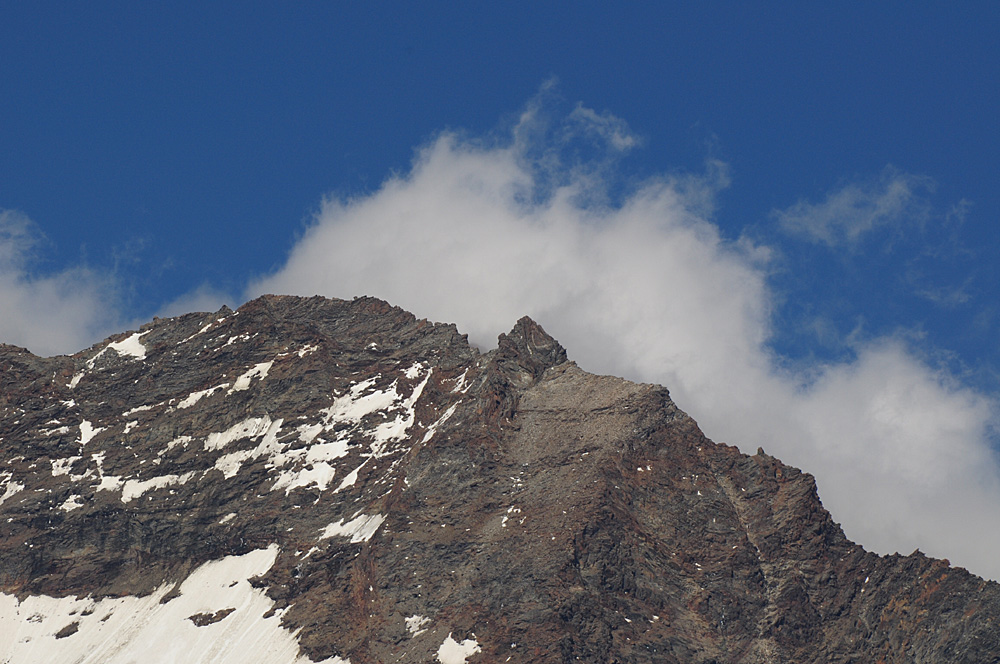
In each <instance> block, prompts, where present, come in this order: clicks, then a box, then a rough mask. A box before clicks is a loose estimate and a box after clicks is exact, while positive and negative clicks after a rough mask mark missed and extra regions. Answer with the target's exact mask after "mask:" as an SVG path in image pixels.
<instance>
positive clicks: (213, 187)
mask: <svg viewBox="0 0 1000 664" xmlns="http://www.w3.org/2000/svg"><path fill="white" fill-rule="evenodd" d="M669 5H676V6H674V7H669ZM540 7H541V8H540ZM0 19H2V20H0V92H2V94H3V99H4V102H3V104H2V105H0V146H2V149H0V208H5V209H15V210H19V211H20V212H22V213H23V214H25V215H27V216H28V217H30V218H31V219H32V220H33V221H34V222H35V223H36V224H37V226H38V228H39V229H40V230H41V231H42V232H43V233H44V234H45V235H46V236H47V237H48V239H49V240H50V244H49V245H48V246H46V247H44V249H43V250H42V251H40V252H39V257H40V261H39V262H37V263H36V264H35V265H34V269H36V270H58V269H60V268H62V267H64V266H66V265H68V264H78V263H79V262H80V261H85V262H86V263H87V264H88V265H91V266H95V267H99V268H105V269H114V270H115V271H116V274H117V275H119V276H120V277H121V278H122V280H123V282H124V283H125V284H127V293H126V296H127V301H126V303H125V309H126V310H127V311H128V312H130V313H134V314H135V315H138V316H143V315H151V314H152V313H154V312H156V311H157V309H158V307H160V306H161V305H162V304H163V303H164V302H166V301H169V300H171V299H173V298H176V297H178V296H180V295H181V294H183V293H184V292H187V291H190V290H191V289H193V288H195V287H197V286H199V285H202V284H203V283H210V284H212V285H213V286H215V287H216V288H219V289H223V290H227V291H230V292H234V293H238V292H239V291H240V290H241V289H242V287H243V285H244V284H245V282H246V281H247V280H248V279H250V278H252V277H253V276H255V275H258V274H260V273H261V272H262V271H267V270H271V269H274V268H275V267H277V266H278V265H280V264H281V262H282V261H283V260H284V258H285V255H286V253H287V251H288V250H289V249H290V248H291V246H292V243H293V241H294V239H295V237H296V233H299V232H301V230H302V228H303V225H304V223H305V222H306V221H307V220H308V218H309V217H310V215H311V214H312V213H313V212H314V211H315V210H316V208H317V206H318V204H319V201H320V199H321V197H322V196H323V195H325V194H329V193H331V192H332V193H336V194H353V193H356V192H358V191H362V192H363V191H370V190H372V189H374V188H376V187H377V186H378V185H379V184H380V183H381V182H382V181H383V180H384V179H385V178H386V177H387V176H388V175H389V174H390V173H392V172H395V171H400V170H404V169H406V168H407V167H408V165H409V163H410V160H411V159H412V156H413V151H414V149H415V148H417V147H418V146H420V145H422V144H424V143H425V142H426V141H428V140H429V139H431V138H432V137H433V136H434V135H435V134H436V133H437V132H439V131H441V130H444V129H461V130H464V131H467V132H469V133H472V134H475V135H482V134H485V133H486V132H489V131H491V130H493V129H495V128H496V127H497V126H498V125H499V124H501V123H502V122H503V121H504V120H505V119H509V118H510V116H512V115H513V114H516V113H518V112H520V110H521V109H522V107H523V105H524V104H525V103H526V101H527V100H528V99H529V98H531V97H532V95H534V94H535V92H536V91H537V89H538V88H539V86H540V85H541V84H542V83H543V82H544V81H546V80H548V79H550V78H551V77H556V78H557V79H558V81H559V91H560V93H561V95H562V96H563V97H564V98H565V99H566V100H567V102H568V103H570V104H573V103H576V102H581V103H583V104H585V105H587V106H588V107H591V108H594V109H596V110H597V111H605V110H606V111H609V112H611V113H613V114H615V115H616V116H618V117H620V118H622V119H624V120H625V121H626V122H627V123H628V124H629V126H630V127H631V128H632V130H633V131H634V132H636V133H637V134H638V135H639V136H641V137H642V138H643V139H644V145H643V147H642V148H641V149H639V150H635V151H633V152H632V153H631V154H630V155H629V157H628V158H627V159H626V160H624V161H623V162H622V164H621V168H622V169H624V170H626V171H627V172H629V173H630V174H634V175H639V176H648V175H652V174H657V173H662V172H676V171H686V170H693V171H698V170H701V169H702V163H703V161H704V160H705V159H706V157H713V158H717V159H720V160H722V161H724V162H726V163H727V164H728V166H729V168H730V176H731V185H730V186H729V188H728V189H726V190H725V191H723V192H721V193H720V195H719V196H718V200H717V205H718V210H717V213H716V218H715V220H716V221H717V223H718V224H719V226H720V228H721V229H722V232H723V233H724V234H725V235H726V236H727V237H730V238H734V237H738V236H739V235H740V234H742V233H745V232H753V233H755V234H756V237H758V238H763V239H765V240H767V241H768V242H769V243H771V244H773V245H776V246H779V247H784V246H785V243H786V239H785V237H784V236H781V235H778V234H776V233H775V231H774V226H775V223H774V219H773V217H772V216H770V215H771V212H772V211H773V210H775V209H784V208H787V207H789V206H791V205H793V204H794V203H796V202H797V201H798V200H800V199H805V200H808V201H811V202H815V203H818V202H821V201H822V200H823V198H824V197H825V196H826V195H827V193H828V192H830V191H831V190H835V189H837V188H838V187H840V186H843V185H844V184H845V183H848V182H853V181H856V180H862V181H863V180H866V179H868V180H870V179H873V178H877V177H878V176H879V174H880V173H881V172H882V171H883V169H884V168H885V167H886V166H887V165H891V166H892V167H894V168H896V169H898V170H899V171H901V172H904V173H907V174H913V175H918V176H923V177H926V178H929V179H930V180H932V181H933V183H934V184H933V188H932V190H931V191H924V192H923V194H924V195H925V196H926V200H927V203H928V205H929V208H930V215H931V217H932V218H931V220H930V222H929V224H928V227H927V228H925V229H923V232H922V233H916V232H915V231H913V230H912V229H910V230H907V232H906V233H904V234H903V235H904V237H901V238H896V240H897V241H896V243H895V244H894V245H893V247H892V249H890V250H886V248H885V247H884V246H879V243H877V242H870V243H867V244H866V245H865V246H863V247H860V248H857V249H855V250H854V251H852V252H851V254H850V255H849V256H847V257H843V256H832V255H831V254H830V252H824V251H822V250H816V249H817V248H816V247H805V246H803V245H802V244H801V243H795V244H794V246H792V247H791V248H789V249H787V250H788V251H789V252H791V254H792V255H791V256H789V257H788V263H789V264H788V266H787V267H788V270H789V271H791V272H793V273H795V276H794V277H793V276H790V275H788V274H785V273H780V274H776V275H775V276H774V279H775V280H776V283H777V284H779V285H780V286H781V287H782V289H783V290H784V291H786V292H787V293H789V295H790V296H792V297H793V299H794V302H789V303H788V305H787V306H785V307H783V309H782V310H781V312H779V316H780V317H783V318H785V319H788V320H789V321H790V322H797V321H798V320H799V318H801V317H803V316H809V315H812V314H815V313H817V312H823V313H824V314H826V313H828V314H829V317H830V318H831V319H834V320H835V321H836V327H837V329H838V331H839V332H840V333H841V334H846V333H849V332H850V331H851V330H853V329H854V328H856V327H857V326H858V325H859V324H860V325H863V326H864V329H865V330H866V331H867V332H869V333H880V332H885V331H886V330H888V329H890V328H893V327H895V326H899V325H903V326H907V327H912V328H919V329H921V330H923V331H924V332H926V334H927V335H928V336H929V337H930V339H931V340H932V341H933V342H934V344H935V345H937V346H940V347H942V348H945V349H948V350H950V351H954V352H957V353H958V354H959V356H960V357H962V358H964V359H965V360H966V361H967V362H968V363H969V364H970V365H974V366H978V365H979V364H980V363H982V362H984V361H985V362H987V363H989V364H991V366H992V365H993V364H996V363H997V361H998V359H1000V357H998V354H997V343H996V339H997V332H998V325H1000V312H998V311H997V310H996V309H995V303H996V302H997V301H998V297H997V296H998V288H997V284H998V280H997V276H998V275H997V272H996V260H995V257H996V256H997V252H998V250H1000V240H998V238H1000V233H997V232H996V231H995V227H996V222H997V219H998V216H1000V187H998V186H997V181H998V174H1000V173H998V171H1000V169H998V166H997V161H998V155H1000V131H997V128H996V119H997V118H998V117H1000V92H998V90H1000V47H998V46H997V43H998V40H997V35H1000V7H998V6H997V5H996V3H992V2H980V3H961V4H960V5H957V6H956V5H940V4H938V3H912V2H887V3H827V4H824V5H817V4H815V3H806V4H803V3H793V2H783V3H779V2H774V3H737V2H725V3H627V6H626V7H624V8H614V9H611V8H609V7H608V5H607V3H587V2H572V3H534V2H531V3H470V4H469V5H467V6H465V7H462V6H461V5H456V4H455V3H433V2H432V3H403V2H399V3H379V2H376V3H293V4H292V5H289V4H288V3H208V4H207V6H206V5H203V3H190V4H187V5H186V6H184V5H182V4H179V3H126V2H112V3H87V4H85V5H79V4H76V3H16V4H13V5H8V6H6V7H4V8H3V10H2V14H0ZM962 201H967V203H968V209H967V211H966V213H965V215H964V221H963V223H962V224H961V225H960V226H957V227H955V228H949V229H948V232H947V233H946V232H945V230H943V229H942V228H938V227H937V226H938V225H939V224H938V221H939V218H940V217H942V216H944V215H946V214H947V213H948V211H949V210H950V209H951V208H952V207H953V206H955V205H958V204H959V203H960V202H962ZM918 236H919V237H918ZM880 239H884V238H880ZM945 241H947V242H952V243H953V245H954V247H955V248H956V249H961V250H962V253H961V254H960V255H958V254H953V255H950V256H945V257H944V258H943V259H942V260H941V261H939V262H938V261H931V260H924V261H922V262H921V261H919V260H918V259H917V255H918V254H920V253H921V252H922V251H924V250H925V249H926V246H924V245H925V244H926V243H935V244H936V243H942V242H945ZM796 254H802V255H805V254H808V260H802V256H800V255H796ZM840 261H846V262H847V263H849V267H850V269H849V270H846V271H844V270H839V267H841V265H840V264H839V263H838V262H840ZM828 270H838V272H839V276H838V278H837V279H832V280H831V278H830V277H829V275H828V272H827V271H828ZM803 271H808V272H811V273H812V274H810V275H805V276H803V274H802V272H803ZM916 272H919V274H916ZM911 273H912V274H911ZM908 274H909V277H908V276H907V275H908ZM914 279H916V280H918V281H919V283H918V284H916V285H915V283H914V281H913V280H914ZM921 290H924V291H934V292H942V293H943V292H945V291H961V292H962V293H965V295H966V296H967V299H965V301H963V302H961V303H952V304H951V305H948V306H942V305H941V304H940V303H938V304H934V303H933V302H932V301H931V300H929V299H928V298H926V297H920V296H919V295H914V293H915V292H917V291H921ZM959 299H962V298H961V297H960V298H959ZM785 327H788V328H789V329H791V326H790V325H789V326H785ZM794 336H795V335H792V334H791V332H789V331H788V330H784V329H783V332H782V335H779V341H782V342H783V343H785V344H787V350H788V352H791V353H793V354H798V353H805V352H819V351H820V350H821V349H817V348H815V347H813V346H814V345H815V344H814V343H813V342H812V341H810V340H807V339H801V338H792V337H794ZM785 337H788V338H785ZM824 352H825V351H824Z"/></svg>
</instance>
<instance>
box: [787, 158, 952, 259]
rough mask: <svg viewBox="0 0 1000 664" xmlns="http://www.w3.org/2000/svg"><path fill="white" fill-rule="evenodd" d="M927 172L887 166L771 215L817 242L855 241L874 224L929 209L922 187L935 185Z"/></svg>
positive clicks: (791, 230)
mask: <svg viewBox="0 0 1000 664" xmlns="http://www.w3.org/2000/svg"><path fill="white" fill-rule="evenodd" d="M933 186H934V183H933V181H932V180H930V179H929V178H927V177H923V176H919V175H911V174H907V173H901V172H899V171H898V170H896V169H895V168H893V167H891V166H887V167H886V168H885V169H884V170H883V171H882V173H881V175H880V176H879V177H877V178H875V179H872V180H870V181H867V182H853V183H850V184H848V185H846V186H844V187H843V188H841V189H839V190H837V191H834V192H831V193H829V194H827V196H826V198H825V199H824V200H823V202H821V203H811V202H809V201H806V200H800V201H799V202H797V203H796V204H795V205H793V206H791V207H790V208H787V209H785V210H775V211H773V212H772V216H773V217H774V218H775V219H776V220H777V222H778V223H779V224H780V226H781V228H782V229H784V230H785V231H786V232H788V233H791V234H793V235H797V236H800V237H802V238H805V239H806V240H809V241H811V242H814V243H817V244H826V245H828V246H830V247H840V246H845V247H849V248H850V247H854V246H856V245H857V244H858V243H859V242H860V241H861V240H862V238H863V237H864V236H865V235H867V234H868V233H871V232H872V231H874V230H875V229H878V228H882V227H886V226H896V225H898V224H901V223H904V222H906V221H921V220H922V219H923V217H924V215H925V209H924V207H925V206H924V201H923V200H922V198H921V193H922V192H925V191H928V190H930V189H932V188H933Z"/></svg>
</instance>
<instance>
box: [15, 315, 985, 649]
mask: <svg viewBox="0 0 1000 664" xmlns="http://www.w3.org/2000/svg"><path fill="white" fill-rule="evenodd" d="M0 381H2V382H0V415H2V419H0V421H2V429H0V455H2V459H3V462H4V465H3V468H4V470H2V471H0V481H2V482H3V484H0V591H2V592H3V593H5V594H6V596H9V597H12V598H17V604H16V606H14V608H12V609H7V611H8V613H4V611H3V610H2V608H0V621H3V622H2V623H0V624H4V625H12V626H16V627H17V629H18V630H20V631H19V632H18V633H19V634H22V633H26V632H24V629H26V628H25V625H27V624H28V622H29V621H28V618H30V616H20V615H19V614H16V610H17V607H19V606H22V605H23V603H25V602H27V601H28V600H29V598H31V597H35V596H41V595H45V596H50V597H54V598H58V597H65V598H70V597H85V598H87V597H89V598H90V601H92V602H96V604H95V606H96V605H99V604H100V602H101V601H104V600H103V599H102V598H116V597H117V598H132V597H158V599H157V602H161V603H162V604H160V606H163V607H172V606H181V605H182V604H183V602H186V601H188V599H189V595H190V593H185V591H184V588H185V584H186V583H187V580H188V579H191V578H195V577H197V576H198V575H199V574H204V572H203V571H202V570H204V569H205V568H206V567H205V566H207V565H212V564H221V563H220V561H228V562H226V564H227V565H231V566H237V564H240V565H242V564H244V563H240V561H251V559H252V560H253V561H256V562H254V564H257V565H259V566H260V569H263V571H261V572H259V573H254V574H253V575H251V576H249V577H248V578H246V579H242V580H240V579H237V580H235V581H233V583H234V584H235V585H234V586H233V587H234V588H238V589H241V592H243V593H244V595H243V596H241V597H244V599H243V600H241V601H244V602H245V603H246V606H250V604H251V603H253V602H258V604H253V606H254V607H257V608H254V609H253V611H258V609H259V608H260V607H264V606H265V605H267V602H270V605H269V607H270V608H267V609H266V610H265V611H259V614H260V615H259V616H257V615H256V614H255V615H250V613H251V611H250V609H246V610H244V609H243V608H242V607H243V605H240V606H230V605H229V604H233V603H235V600H225V601H223V600H221V599H220V600H219V602H217V603H216V604H217V605H215V604H213V605H211V606H208V605H206V606H205V607H204V610H199V611H197V612H195V613H192V614H191V615H189V616H181V618H180V620H182V621H184V622H183V625H184V626H183V630H185V631H184V632H183V633H184V634H189V633H190V634H195V635H204V634H207V633H209V632H210V631H211V630H219V633H220V634H223V632H224V630H225V629H228V626H229V625H235V624H237V623H238V622H239V621H243V620H247V621H249V620H251V619H253V620H258V619H260V620H269V621H271V622H269V623H268V624H269V625H272V623H273V624H274V625H276V624H277V621H280V626H281V629H282V630H284V633H285V634H286V635H292V634H293V635H294V637H295V638H294V641H293V642H292V643H294V644H295V645H296V647H297V648H298V649H300V650H299V651H298V652H296V654H295V655H294V657H297V658H302V657H307V658H309V659H311V660H312V661H320V660H323V661H328V662H343V661H349V662H351V663H352V664H361V663H362V662H383V661H413V662H422V661H445V660H447V659H448V658H449V657H452V656H454V657H455V658H459V657H461V658H462V659H460V660H459V659H455V660H454V661H469V662H473V663H474V662H492V661H511V662H517V661H523V662H563V661H595V662H596V661H601V662H612V661H617V662H746V663H751V662H772V661H774V662H777V661H803V662H806V661H816V662H819V661H824V662H851V661H884V662H904V661H905V662H909V661H928V662H931V661H944V660H945V659H946V660H947V661H963V662H986V661H997V659H996V655H995V653H998V652H1000V637H998V636H997V633H996V629H995V627H996V623H997V620H998V617H1000V588H998V586H997V584H995V583H993V582H987V581H984V580H982V579H979V578H978V577H974V576H972V575H971V574H969V573H968V572H966V571H965V570H962V569H953V568H950V567H948V564H947V561H936V560H933V559H929V558H926V557H924V556H923V555H922V554H919V552H915V553H914V554H911V555H910V556H905V557H904V556H899V555H898V554H897V555H893V556H886V557H880V556H877V555H876V554H873V553H869V552H867V551H864V549H863V548H862V547H860V546H858V545H856V544H854V543H852V542H850V541H849V540H847V538H846V537H845V536H844V534H843V532H842V530H841V529H840V527H839V526H838V525H837V524H836V523H835V522H834V521H833V520H832V518H831V517H830V515H829V514H828V513H827V512H826V510H825V509H824V508H823V507H822V504H821V502H820V500H819V497H818V494H817V491H816V486H815V482H814V481H813V479H812V477H811V476H810V475H808V474H807V473H803V472H801V471H799V470H798V469H795V468H791V467H789V466H786V465H784V464H782V463H781V462H780V461H778V460H777V459H775V458H773V457H770V456H767V455H766V454H764V453H763V451H762V450H759V451H758V454H757V455H754V456H747V455H744V454H742V453H741V452H740V451H739V450H738V449H737V448H735V447H730V446H727V445H724V444H719V443H713V442H712V441H710V440H708V439H707V438H706V437H705V436H704V434H703V433H702V432H701V431H700V429H699V428H698V426H697V424H696V423H695V422H694V421H693V420H692V419H691V418H690V417H688V416H687V415H686V414H685V413H683V411H681V410H680V409H679V408H677V406H676V405H675V404H674V403H673V401H672V400H671V399H670V396H669V392H668V391H667V389H666V388H663V387H660V386H656V385H649V384H637V383H631V382H629V381H625V380H623V379H620V378H615V377H610V376H595V375H592V374H589V373H587V372H585V371H583V370H581V369H580V368H579V367H577V366H576V365H575V364H574V363H572V362H571V361H569V360H568V358H567V354H566V351H565V349H563V347H562V346H561V345H559V343H558V342H557V341H555V340H554V339H553V338H552V337H550V336H549V335H548V334H547V333H545V331H544V330H543V329H542V328H541V326H539V325H538V324H537V323H535V322H534V321H532V320H531V319H530V318H527V317H525V318H522V319H521V320H519V321H518V322H517V323H516V324H515V325H514V327H513V328H512V330H511V332H510V333H508V334H503V335H500V337H499V340H498V346H497V348H496V349H494V350H492V351H489V352H486V353H480V352H479V351H477V350H476V349H474V348H472V347H471V346H470V345H469V343H468V340H467V338H466V337H465V336H464V335H462V334H460V333H459V332H458V330H457V328H456V327H455V326H454V325H447V324H439V323H431V322H428V321H426V320H423V319H417V318H416V317H415V316H413V315H412V314H410V313H408V312H405V311H403V310H402V309H399V308H398V307H393V306H391V305H389V304H388V303H386V302H383V301H381V300H378V299H375V298H356V299H354V300H351V301H346V300H329V299H326V298H321V297H314V298H297V297H291V296H264V297H261V298H258V299H256V300H253V301H251V302H249V303H247V304H245V305H243V306H242V307H240V308H239V309H238V310H237V311H235V312H233V311H230V310H228V309H222V310H220V311H219V312H215V313H194V314H187V315H184V316H180V317H176V318H171V319H158V320H154V321H152V322H151V323H148V324H146V325H143V326H142V327H141V328H140V329H139V330H138V331H134V332H126V333H123V334H120V335H113V336H112V337H109V339H107V340H105V341H103V342H100V343H98V344H95V345H94V346H91V347H90V348H89V349H86V350H84V351H81V352H79V353H76V354H74V355H72V356H57V357H53V358H38V357H36V356H34V355H31V354H30V352H28V351H26V350H25V349H19V348H16V347H12V346H2V347H0ZM261 552H268V553H266V554H265V553H261ZM268 561H270V562H269V563H268ZM245 565H247V566H250V562H246V563H245ZM248 568H249V567H248ZM255 569H257V568H255ZM199 578H200V577H199ZM213 592H214V591H213ZM219 592H220V593H221V592H222V591H221V590H220V591H219ZM158 593H159V595H158ZM220 597H221V595H220ZM247 598H250V599H247ZM11 604H13V601H11ZM88 606H89V605H88ZM102 606H103V605H102ZM184 606H186V605H184ZM230 609H232V610H231V611H230ZM185 610H187V609H185ZM191 610H192V611H194V609H191ZM11 611H13V612H14V613H13V614H11V613H10V612H11ZM82 611H83V609H80V610H79V612H78V614H76V616H78V617H76V618H74V619H73V620H70V619H69V617H68V616H62V615H60V617H59V620H63V621H64V623H65V624H60V625H55V624H54V623H53V625H52V627H53V628H52V629H51V630H49V631H48V632H45V633H40V634H37V635H35V634H34V633H32V636H31V637H30V638H31V639H34V640H33V641H32V642H31V643H35V644H45V647H46V648H50V650H49V651H46V652H50V653H51V652H57V651H58V652H62V651H60V650H59V648H63V647H67V648H68V647H70V646H71V645H72V643H73V642H74V641H76V640H79V641H81V642H83V640H84V639H88V638H91V637H90V636H89V635H90V634H97V630H98V629H99V626H95V625H93V624H92V623H95V622H97V620H98V619H97V618H94V619H93V620H91V619H90V617H89V616H88V617H79V616H80V613H81V612H82ZM98 613H99V612H98ZM268 613H270V615H269V616H268V617H267V618H266V619H265V618H264V616H265V615H267V614H268ZM52 615H53V616H55V612H54V611H53V612H52ZM93 615H96V614H93ZM53 620H55V617H53ZM109 621H113V619H110V618H109ZM240 624H242V623H240ZM247 624H251V623H247ZM72 625H76V626H75V627H71V626H72ZM178 629H182V628H180V627H178ZM192 630H194V631H192ZM199 630H201V631H199ZM67 631H68V632H69V633H66V632H67ZM59 633H61V634H62V636H57V634H59ZM179 633H180V632H179ZM213 633H214V632H213ZM276 633H277V632H276ZM21 638H29V637H21ZM192 638H193V637H192ZM220 638H221V637H220ZM226 638H228V637H226ZM274 638H275V639H276V640H274V641H273V642H274V643H278V641H279V640H280V639H278V637H274ZM282 638H284V637H282ZM289 638H290V637H289ZM269 643H270V642H269ZM281 643H282V645H281V648H283V650H281V651H280V654H276V655H274V658H273V659H264V658H262V659H260V660H259V661H274V662H279V661H282V662H283V661H293V659H291V657H292V655H289V654H288V653H289V652H291V651H290V650H289V648H291V646H288V645H287V644H286V643H285V642H284V641H281ZM29 645H31V644H30V643H26V642H23V641H22V640H18V639H17V638H15V639H13V642H11V643H8V644H6V645H4V644H2V643H0V646H3V647H0V653H3V654H4V655H5V656H8V657H10V658H12V659H11V661H31V660H30V659H24V657H25V656H26V655H23V654H21V653H23V652H25V651H24V648H26V647H28V646H29ZM4 647H5V648H6V650H4V649H3V648H4ZM130 647H133V646H130V645H129V644H128V643H123V644H120V648H119V650H118V651H117V652H121V653H128V652H131V651H130V650H129V648H130ZM18 648H21V650H19V649H18ZM293 650H294V649H293ZM275 652H278V651H275ZM454 653H458V654H454ZM18 657H21V659H18ZM282 657H284V659H281V658H282ZM52 661H56V660H52ZM67 661H71V660H67ZM95 661H98V660H95ZM107 661H112V660H111V659H108V660H107ZM114 661H117V660H114ZM122 661H124V660H122ZM164 661H167V660H164ZM233 661H239V660H233ZM294 661H299V660H298V659H295V660H294ZM302 661H307V660H302Z"/></svg>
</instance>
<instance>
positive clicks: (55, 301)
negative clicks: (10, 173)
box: [0, 210, 119, 355]
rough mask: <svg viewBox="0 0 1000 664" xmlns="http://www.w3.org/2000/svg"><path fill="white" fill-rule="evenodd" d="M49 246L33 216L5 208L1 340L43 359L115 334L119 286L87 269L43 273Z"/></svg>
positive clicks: (0, 248)
mask: <svg viewBox="0 0 1000 664" xmlns="http://www.w3.org/2000/svg"><path fill="white" fill-rule="evenodd" d="M44 242H45V238H44V237H43V236H42V234H41V233H40V231H39V230H38V228H37V227H36V226H35V224H34V223H33V222H32V221H31V220H30V219H28V217H26V216H25V215H23V214H21V213H20V212H17V211H15V210H0V311H2V312H3V316H0V340H2V341H3V342H4V343H9V344H15V345H19V346H25V347H27V348H28V349H29V350H31V351H32V352H34V353H36V354H38V355H55V354H58V353H73V352H76V351H77V350H80V349H81V348H83V347H85V346H87V345H89V344H91V343H93V341H94V340H95V339H99V338H100V337H101V336H103V335H105V334H108V333H110V332H112V331H114V327H115V325H116V324H117V322H118V320H119V316H118V310H117V308H116V302H117V291H116V284H115V283H114V280H113V279H112V278H111V277H110V276H108V275H105V274H102V273H100V272H97V271H94V270H91V269H88V268H87V267H84V266H76V267H71V268H68V269H64V270H61V271H58V272H54V273H50V274H39V273H38V271H37V269H35V268H36V265H35V264H36V253H37V251H38V249H39V248H40V246H41V245H43V244H44Z"/></svg>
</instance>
